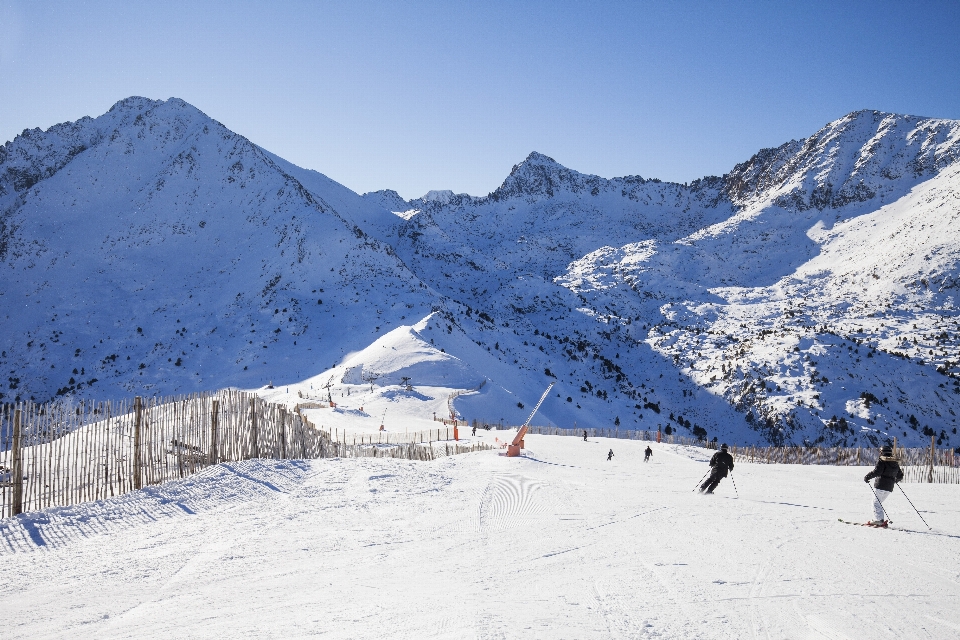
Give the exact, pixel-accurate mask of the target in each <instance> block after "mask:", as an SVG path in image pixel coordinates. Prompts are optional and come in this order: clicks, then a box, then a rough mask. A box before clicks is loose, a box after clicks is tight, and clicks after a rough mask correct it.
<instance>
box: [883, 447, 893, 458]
mask: <svg viewBox="0 0 960 640" xmlns="http://www.w3.org/2000/svg"><path fill="white" fill-rule="evenodd" d="M880 455H883V456H892V455H893V447H891V446H890V445H888V444H887V445H884V446H883V448H882V449H880Z"/></svg>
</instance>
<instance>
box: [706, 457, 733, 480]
mask: <svg viewBox="0 0 960 640" xmlns="http://www.w3.org/2000/svg"><path fill="white" fill-rule="evenodd" d="M710 466H711V467H712V468H713V473H714V474H715V475H719V476H720V477H721V478H726V477H727V472H728V471H733V456H732V455H730V454H729V453H727V452H726V451H717V452H716V453H715V454H713V457H712V458H710Z"/></svg>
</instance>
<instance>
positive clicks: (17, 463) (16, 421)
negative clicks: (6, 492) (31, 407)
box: [10, 409, 23, 516]
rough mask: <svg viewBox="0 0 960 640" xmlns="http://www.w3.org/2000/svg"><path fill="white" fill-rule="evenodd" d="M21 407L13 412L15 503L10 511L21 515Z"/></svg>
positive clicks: (12, 470)
mask: <svg viewBox="0 0 960 640" xmlns="http://www.w3.org/2000/svg"><path fill="white" fill-rule="evenodd" d="M20 440H21V434H20V409H17V410H16V411H14V413H13V449H12V450H11V452H12V453H13V462H12V464H11V467H12V469H11V473H12V474H13V478H11V480H13V496H12V497H13V504H12V505H11V510H10V513H11V514H12V515H15V516H17V515H20V514H21V513H23V458H22V457H21V454H22V452H21V451H20Z"/></svg>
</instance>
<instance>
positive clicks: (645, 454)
mask: <svg viewBox="0 0 960 640" xmlns="http://www.w3.org/2000/svg"><path fill="white" fill-rule="evenodd" d="M652 455H653V449H651V448H650V445H647V448H646V450H645V451H644V452H643V461H644V462H647V461H648V460H650V456H652Z"/></svg>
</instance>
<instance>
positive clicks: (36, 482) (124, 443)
mask: <svg viewBox="0 0 960 640" xmlns="http://www.w3.org/2000/svg"><path fill="white" fill-rule="evenodd" d="M425 433H427V432H425ZM429 433H430V434H435V435H437V440H439V439H440V437H439V436H440V435H441V430H431V431H430V432H429ZM417 435H420V434H419V432H418V434H417ZM443 435H445V433H444V434H443ZM430 440H432V438H430V439H428V440H427V442H428V443H429V442H430ZM388 444H391V445H392V446H384V445H388ZM405 444H407V445H408V446H406V447H404V446H396V442H394V443H387V442H383V443H381V444H380V445H379V446H372V443H367V445H366V446H365V445H364V444H363V442H362V440H361V442H360V443H359V444H357V443H350V444H348V443H346V442H333V441H332V440H331V438H330V434H329V433H327V432H324V431H323V430H321V429H317V428H316V427H315V425H313V424H312V423H311V422H310V421H309V420H307V419H306V418H305V417H304V416H302V415H301V414H300V413H299V412H296V411H291V410H289V409H288V408H286V407H284V406H282V405H277V404H270V403H267V402H264V401H263V400H262V399H260V398H259V397H257V396H255V395H251V394H246V393H243V392H239V391H233V390H226V391H220V392H217V393H213V394H193V395H189V396H178V397H171V398H147V399H143V398H139V397H138V398H135V399H133V400H132V401H131V400H124V401H119V402H86V401H85V402H79V403H77V404H67V403H55V404H47V405H38V404H33V403H20V404H17V405H3V406H0V518H6V517H9V516H13V515H17V514H19V513H22V512H24V511H36V510H38V509H44V508H47V507H57V506H68V505H73V504H77V503H80V502H86V501H90V500H100V499H103V498H108V497H111V496H117V495H121V494H124V493H127V492H129V491H134V490H137V489H141V488H143V487H145V486H149V485H155V484H160V483H162V482H167V481H169V480H174V479H178V478H184V477H186V476H189V475H192V474H194V473H197V472H199V471H202V470H203V469H205V468H207V467H209V466H210V465H214V464H217V463H220V462H232V461H238V460H245V459H250V458H273V459H291V458H293V459H306V458H327V457H337V456H346V457H365V456H379V457H394V458H398V457H399V458H404V459H408V460H432V459H434V458H436V457H438V456H442V455H453V453H451V450H452V451H453V452H454V453H466V452H467V451H468V450H469V451H476V450H479V449H482V448H490V447H485V446H484V445H474V446H473V448H470V445H458V444H453V445H451V444H447V445H446V446H445V447H444V448H440V447H439V446H438V445H436V444H434V445H428V446H427V447H424V446H422V445H420V444H419V443H417V442H416V441H413V440H407V441H406V442H405ZM451 447H452V448H451Z"/></svg>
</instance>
